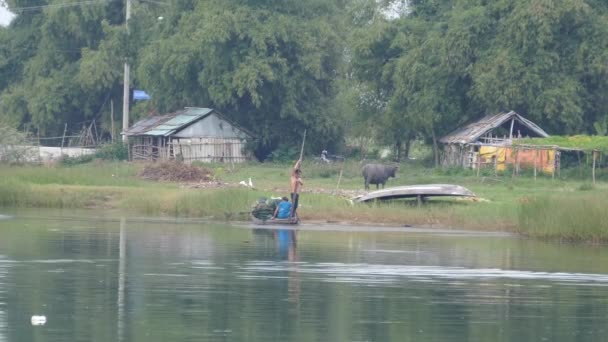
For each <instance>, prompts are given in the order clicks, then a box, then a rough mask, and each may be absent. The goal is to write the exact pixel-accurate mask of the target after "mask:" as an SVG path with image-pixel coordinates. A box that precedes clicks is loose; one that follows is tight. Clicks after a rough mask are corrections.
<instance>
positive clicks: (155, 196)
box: [0, 162, 608, 241]
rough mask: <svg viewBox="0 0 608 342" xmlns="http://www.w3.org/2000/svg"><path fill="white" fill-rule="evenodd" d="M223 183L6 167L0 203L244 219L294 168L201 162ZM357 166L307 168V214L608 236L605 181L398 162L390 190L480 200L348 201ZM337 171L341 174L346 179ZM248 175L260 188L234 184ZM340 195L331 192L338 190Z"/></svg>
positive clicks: (113, 170)
mask: <svg viewBox="0 0 608 342" xmlns="http://www.w3.org/2000/svg"><path fill="white" fill-rule="evenodd" d="M205 167H208V168H210V169H211V170H212V171H213V172H214V174H215V175H216V178H217V179H218V180H220V181H221V182H222V183H224V185H223V186H221V187H218V188H215V187H213V188H204V189H201V188H196V187H192V184H179V183H168V182H151V181H145V180H142V179H140V178H139V177H138V176H137V174H138V172H139V170H140V169H141V168H142V165H141V164H132V163H111V162H105V163H96V162H94V163H90V164H84V165H77V166H72V167H60V166H56V167H42V166H41V167H33V166H29V167H6V166H3V167H0V179H1V180H0V205H2V206H5V207H9V206H10V207H34V208H35V207H45V208H100V207H101V208H116V209H124V210H127V211H130V212H135V213H139V214H148V215H155V216H157V215H170V216H183V217H207V218H214V219H231V220H235V219H246V218H247V217H246V215H245V214H244V212H246V211H248V210H249V208H250V206H251V204H252V203H253V202H254V201H255V200H256V199H257V198H259V197H262V196H282V195H286V194H287V193H288V191H289V189H288V179H289V165H281V164H244V165H205ZM360 168H361V164H359V163H356V162H348V163H346V164H345V165H340V164H333V165H315V164H310V163H309V164H305V165H304V167H303V169H304V181H305V190H307V191H308V192H306V193H304V194H303V195H302V197H301V210H300V216H301V218H302V219H303V220H308V221H312V220H314V221H321V222H328V221H329V222H351V223H376V224H390V225H412V226H416V225H425V226H433V227H446V228H448V227H453V228H466V229H476V230H491V231H496V230H500V231H513V232H520V233H522V234H526V235H530V236H535V237H547V238H561V239H568V240H585V241H608V227H607V224H606V223H605V222H608V220H607V219H608V217H606V216H608V213H607V212H608V211H605V210H603V209H602V208H601V204H602V203H606V199H608V198H606V197H607V195H604V192H605V190H606V188H607V186H606V185H605V184H604V183H600V184H598V185H596V186H594V187H592V186H589V185H587V184H585V182H584V180H564V179H556V180H552V179H550V178H548V177H545V178H543V177H539V178H538V179H537V180H534V179H533V178H532V177H516V178H513V177H512V176H511V175H510V174H505V175H503V176H500V175H499V176H497V177H496V176H494V175H493V174H492V175H485V176H484V175H481V176H479V177H478V176H477V175H476V174H475V173H473V172H468V171H464V170H434V169H429V168H425V167H422V166H420V165H417V164H412V163H409V164H402V165H401V167H400V170H399V173H398V178H396V179H391V180H390V181H389V183H388V184H387V186H396V185H410V184H425V183H451V184H459V185H463V186H465V187H467V188H469V189H471V190H472V191H473V192H475V193H476V194H477V195H478V196H479V197H480V198H482V200H481V201H463V200H461V201H459V200H445V199H443V200H439V199H433V200H430V201H429V202H428V203H426V204H425V205H423V206H422V207H419V206H418V205H417V204H416V203H415V202H412V201H395V202H391V203H376V204H370V205H355V206H354V205H352V203H350V202H349V201H348V200H347V198H348V197H350V196H352V195H354V194H356V193H358V192H362V191H363V189H362V188H363V181H362V177H361V175H360ZM340 174H341V177H340ZM249 178H251V179H252V182H253V184H254V187H255V189H254V190H252V189H248V188H245V187H238V186H237V185H236V184H238V183H239V182H240V181H242V180H247V181H248V179H249ZM339 178H340V184H339V190H340V191H341V192H340V193H341V195H334V194H331V192H332V191H335V190H336V189H337V188H338V179H339Z"/></svg>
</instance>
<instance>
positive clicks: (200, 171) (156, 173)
mask: <svg viewBox="0 0 608 342" xmlns="http://www.w3.org/2000/svg"><path fill="white" fill-rule="evenodd" d="M139 177H141V178H143V179H147V180H155V181H166V182H209V181H211V180H213V172H212V171H211V170H209V169H206V168H204V167H198V166H192V165H188V164H184V163H177V162H173V163H171V162H164V163H153V164H147V165H146V166H145V167H144V168H143V169H142V170H141V171H140V172H139Z"/></svg>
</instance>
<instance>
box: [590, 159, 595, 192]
mask: <svg viewBox="0 0 608 342" xmlns="http://www.w3.org/2000/svg"><path fill="white" fill-rule="evenodd" d="M591 153H593V168H592V169H591V177H592V178H593V184H594V185H595V151H592V152H591Z"/></svg>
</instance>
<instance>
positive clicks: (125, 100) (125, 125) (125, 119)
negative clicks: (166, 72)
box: [122, 0, 131, 143]
mask: <svg viewBox="0 0 608 342" xmlns="http://www.w3.org/2000/svg"><path fill="white" fill-rule="evenodd" d="M125 1H126V4H125V10H126V15H125V27H126V28H127V34H128V33H129V19H130V18H131V0H125ZM129 73H130V68H129V61H128V60H127V59H125V72H124V81H123V91H122V131H123V135H122V142H123V143H124V142H127V136H126V135H125V134H124V132H126V131H127V129H129V97H130V91H129Z"/></svg>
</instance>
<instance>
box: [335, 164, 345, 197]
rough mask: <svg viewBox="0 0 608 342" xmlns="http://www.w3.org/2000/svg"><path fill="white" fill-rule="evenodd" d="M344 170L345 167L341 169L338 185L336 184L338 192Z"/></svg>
mask: <svg viewBox="0 0 608 342" xmlns="http://www.w3.org/2000/svg"><path fill="white" fill-rule="evenodd" d="M342 171H344V169H342V170H340V175H339V176H338V185H336V192H338V190H339V189H340V181H341V180H342Z"/></svg>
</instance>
